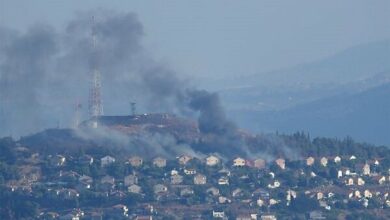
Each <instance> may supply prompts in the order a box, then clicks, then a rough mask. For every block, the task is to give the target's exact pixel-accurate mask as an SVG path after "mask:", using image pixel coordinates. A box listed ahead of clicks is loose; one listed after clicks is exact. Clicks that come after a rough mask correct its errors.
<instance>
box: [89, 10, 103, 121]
mask: <svg viewBox="0 0 390 220" xmlns="http://www.w3.org/2000/svg"><path fill="white" fill-rule="evenodd" d="M91 35H92V46H93V57H92V59H93V60H92V81H91V88H90V92H89V115H90V117H91V119H94V120H95V125H94V126H95V127H97V119H98V117H99V116H102V115H103V103H102V94H101V87H102V84H101V74H100V71H99V67H98V58H97V55H98V54H97V53H98V51H97V49H96V43H97V42H96V41H97V39H96V26H95V17H94V16H92V32H91Z"/></svg>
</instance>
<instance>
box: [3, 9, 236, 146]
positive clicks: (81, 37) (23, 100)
mask: <svg viewBox="0 0 390 220" xmlns="http://www.w3.org/2000/svg"><path fill="white" fill-rule="evenodd" d="M92 16H94V17H95V18H96V19H95V21H94V23H92V19H91V18H92ZM92 31H93V32H94V35H95V37H96V42H97V43H96V46H95V47H94V46H93V43H92V37H91V34H92ZM143 36H144V31H143V26H142V24H141V23H140V22H139V20H138V18H137V16H136V15H135V14H133V13H118V12H113V11H92V12H83V13H79V14H78V15H77V16H76V18H75V19H73V20H72V21H70V22H69V23H68V24H67V25H66V28H65V29H55V28H54V27H50V26H48V25H42V24H40V25H35V26H33V27H31V28H30V29H28V30H27V31H25V32H18V31H16V30H11V29H7V28H5V27H1V28H0V42H1V45H0V49H1V50H0V97H1V102H0V111H1V112H0V120H1V122H0V135H1V136H4V135H14V136H20V135H26V134H29V133H32V132H36V131H38V130H41V129H44V128H48V127H54V126H62V127H69V126H71V125H70V123H71V122H72V116H73V114H74V112H73V111H74V108H73V105H74V104H75V103H77V102H82V103H87V94H88V87H89V80H90V76H91V72H92V68H93V67H97V68H99V70H100V71H101V73H102V78H103V79H102V81H103V89H102V90H103V94H104V96H103V102H104V105H105V108H106V112H110V113H112V114H120V113H122V112H127V111H126V110H123V109H128V101H129V98H130V97H131V98H133V99H134V97H136V100H137V102H139V103H141V105H143V106H147V107H148V109H147V110H149V111H157V112H158V111H164V112H173V113H179V114H185V115H188V114H190V115H196V114H198V122H199V128H200V131H201V132H202V133H204V134H205V135H207V136H209V137H210V138H209V139H208V140H207V141H205V143H208V144H210V146H212V148H211V149H213V148H217V147H221V148H222V150H224V151H228V148H231V147H233V145H234V146H235V148H237V147H238V146H236V145H238V142H240V141H239V138H238V135H237V129H236V126H235V125H234V123H232V122H231V121H229V120H228V119H227V118H226V115H225V112H224V110H223V108H222V106H221V103H220V101H219V98H218V95H217V94H216V93H210V92H207V91H204V90H197V89H194V88H193V87H192V86H191V85H190V83H189V80H188V79H183V78H181V77H179V76H178V74H176V73H175V72H174V71H172V70H171V69H170V68H169V67H167V66H168V65H166V64H162V63H159V62H158V61H156V60H155V59H153V57H152V56H151V55H150V54H149V52H148V51H146V50H145V49H144V48H143V46H142V38H143ZM86 106H87V105H84V112H87V109H86ZM121 110H122V112H121ZM83 116H84V118H87V115H86V114H85V113H84V115H83ZM207 149H208V150H210V148H209V147H207Z"/></svg>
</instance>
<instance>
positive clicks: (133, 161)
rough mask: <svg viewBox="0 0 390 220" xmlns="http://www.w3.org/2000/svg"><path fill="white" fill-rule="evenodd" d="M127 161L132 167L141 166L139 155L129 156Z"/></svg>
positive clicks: (141, 161) (141, 160)
mask: <svg viewBox="0 0 390 220" xmlns="http://www.w3.org/2000/svg"><path fill="white" fill-rule="evenodd" d="M129 163H130V165H131V166H133V167H140V166H142V163H143V159H142V158H141V157H139V156H134V157H130V159H129Z"/></svg>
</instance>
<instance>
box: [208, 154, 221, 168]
mask: <svg viewBox="0 0 390 220" xmlns="http://www.w3.org/2000/svg"><path fill="white" fill-rule="evenodd" d="M218 163H219V158H218V157H216V156H214V155H211V156H208V157H207V158H206V165H207V166H215V165H217V164H218Z"/></svg>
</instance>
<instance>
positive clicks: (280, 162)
mask: <svg viewBox="0 0 390 220" xmlns="http://www.w3.org/2000/svg"><path fill="white" fill-rule="evenodd" d="M275 163H276V165H278V166H279V167H280V169H282V170H284V169H286V161H285V160H284V159H283V158H279V159H277V160H275Z"/></svg>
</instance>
